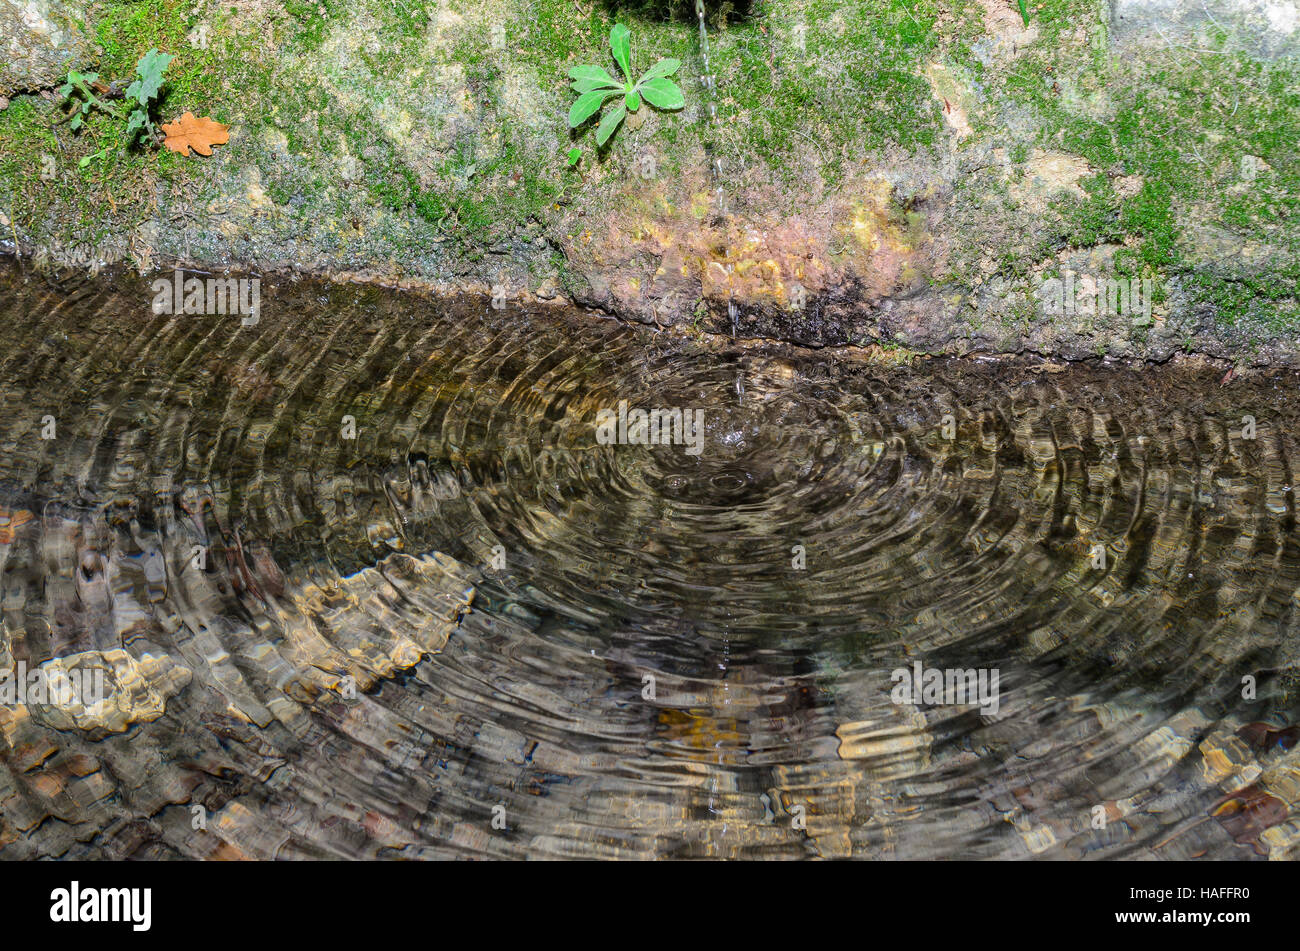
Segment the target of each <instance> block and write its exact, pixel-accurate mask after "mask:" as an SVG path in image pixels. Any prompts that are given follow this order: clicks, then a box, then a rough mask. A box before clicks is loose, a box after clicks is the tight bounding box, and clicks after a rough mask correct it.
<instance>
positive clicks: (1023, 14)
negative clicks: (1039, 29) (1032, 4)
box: [1016, 0, 1029, 26]
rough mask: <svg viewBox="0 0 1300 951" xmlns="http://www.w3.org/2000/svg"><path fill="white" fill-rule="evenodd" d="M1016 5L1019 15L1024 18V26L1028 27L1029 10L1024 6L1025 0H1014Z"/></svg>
mask: <svg viewBox="0 0 1300 951" xmlns="http://www.w3.org/2000/svg"><path fill="white" fill-rule="evenodd" d="M1016 5H1017V6H1019V7H1020V15H1021V17H1023V18H1024V21H1025V26H1029V8H1028V7H1027V6H1025V0H1016Z"/></svg>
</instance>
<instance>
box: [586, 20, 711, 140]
mask: <svg viewBox="0 0 1300 951" xmlns="http://www.w3.org/2000/svg"><path fill="white" fill-rule="evenodd" d="M609 48H610V52H612V53H613V54H614V61H615V62H616V63H618V66H619V69H621V70H622V71H623V76H624V77H625V78H626V82H620V81H619V80H617V79H615V78H614V77H613V76H611V75H610V74H609V73H608V72H606V70H605V68H604V67H603V66H575V67H573V69H571V70H569V78H570V79H572V80H573V83H572V88H573V90H574V92H576V93H578V101H577V102H575V103H574V104H573V107H572V108H571V109H570V110H569V128H571V129H576V128H577V127H578V126H580V125H582V124H583V123H584V122H586V121H587V120H588V119H590V118H591V117H592V116H594V115H595V114H596V113H598V112H600V110H601V109H602V108H603V107H604V105H605V102H606V100H608V99H610V98H611V97H615V96H620V97H622V99H621V101H620V102H619V103H618V104H617V105H616V106H615V107H614V108H613V109H611V110H609V111H608V112H606V113H605V114H604V115H603V116H601V118H600V125H598V126H597V127H596V145H597V147H600V146H603V145H604V144H605V143H606V142H608V141H609V139H610V137H611V136H612V135H613V134H614V132H615V130H617V129H618V127H619V125H620V124H621V123H622V122H623V120H624V119H625V118H626V117H627V114H628V113H629V112H636V111H637V110H638V109H640V108H641V101H642V100H645V101H646V102H648V103H649V104H650V105H652V106H654V107H655V108H656V109H680V108H682V107H683V106H684V105H686V97H684V96H683V95H682V91H681V90H680V89H678V88H677V84H676V83H675V82H673V81H672V80H671V79H669V78H668V77H669V76H671V75H672V74H673V73H675V72H677V70H678V69H679V68H680V67H681V65H682V63H681V60H676V59H661V60H660V61H659V62H657V63H655V64H654V65H653V66H651V67H650V69H649V70H647V71H646V73H645V75H643V76H642V77H641V78H640V79H638V80H636V81H635V82H633V81H632V33H631V31H630V30H628V28H627V27H625V26H624V25H623V24H622V23H615V24H614V28H613V29H612V30H610V31H609Z"/></svg>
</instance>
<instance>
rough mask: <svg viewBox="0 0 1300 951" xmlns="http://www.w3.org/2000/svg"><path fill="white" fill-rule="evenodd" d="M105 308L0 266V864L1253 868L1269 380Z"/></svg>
mask: <svg viewBox="0 0 1300 951" xmlns="http://www.w3.org/2000/svg"><path fill="white" fill-rule="evenodd" d="M152 299H153V295H152V293H151V292H150V289H149V283H148V281H146V280H139V279H135V278H128V277H119V278H116V279H114V280H112V281H101V282H97V283H81V282H74V283H71V284H63V285H55V284H51V283H47V282H46V281H44V280H41V279H37V278H35V277H32V276H29V275H25V274H22V273H20V272H18V271H16V270H9V271H6V272H2V276H0V311H2V312H3V313H4V314H5V316H6V317H7V330H6V333H5V335H4V342H3V343H2V344H0V398H2V399H3V401H4V405H3V415H2V416H0V443H2V449H3V451H2V452H0V562H2V563H3V575H2V581H3V591H2V592H0V595H2V599H3V600H2V602H0V610H2V618H3V639H2V641H0V648H2V649H3V650H2V652H0V670H7V669H10V668H13V667H15V666H16V665H18V664H19V663H21V664H23V665H25V667H26V668H27V669H29V670H30V669H36V668H41V669H45V670H50V669H52V667H51V665H53V666H55V667H59V665H63V667H66V666H68V665H73V664H83V665H86V664H89V665H92V666H95V665H98V666H99V667H101V668H103V669H105V670H107V671H109V672H110V673H111V677H110V678H109V679H110V684H111V690H112V697H111V703H109V704H108V707H109V708H111V709H109V710H108V711H107V712H106V710H104V709H100V708H96V709H94V710H90V709H87V710H76V711H72V712H68V711H66V710H62V709H59V708H58V707H57V705H54V704H52V703H42V702H40V701H30V702H28V703H17V702H15V703H9V704H3V705H0V750H2V751H3V752H2V753H0V765H2V766H3V769H0V786H2V787H3V788H2V789H0V850H2V851H0V854H3V855H4V856H5V857H9V858H26V857H69V858H74V857H77V858H86V857H111V858H120V857H142V858H171V857H198V858H239V857H252V858H273V857H278V858H295V857H297V858H301V857H320V858H324V857H390V858H436V857H456V856H500V857H562V856H596V857H644V858H651V857H673V858H679V857H704V856H710V857H772V858H800V857H817V856H821V857H849V856H852V857H861V858H948V857H972V858H1006V857H1033V856H1042V857H1047V858H1064V857H1084V856H1086V857H1089V858H1096V857H1143V856H1155V857H1170V858H1178V857H1193V856H1198V857H1199V856H1205V857H1212V858H1251V859H1258V858H1263V857H1270V858H1293V857H1296V855H1297V854H1300V750H1297V749H1296V748H1295V747H1296V739H1297V738H1300V729H1297V727H1296V726H1295V724H1296V722H1297V716H1298V714H1300V709H1298V708H1300V697H1298V696H1297V669H1298V667H1300V603H1298V597H1300V533H1298V532H1297V528H1296V522H1295V494H1294V489H1293V485H1294V480H1293V465H1294V463H1293V460H1294V459H1295V458H1296V453H1297V432H1300V430H1297V426H1296V423H1297V418H1298V417H1300V411H1297V407H1296V400H1295V398H1294V393H1295V385H1296V382H1297V380H1296V378H1295V377H1294V376H1284V375H1276V376H1263V377H1258V378H1250V379H1249V380H1248V381H1246V382H1243V381H1242V380H1236V381H1233V382H1230V383H1228V384H1224V385H1221V384H1220V381H1219V375H1220V373H1221V371H1220V372H1219V373H1214V372H1210V371H1208V370H1188V369H1183V370H1176V369H1172V368H1145V369H1142V370H1140V371H1139V370H1127V369H1118V368H1106V367H1102V366H1087V367H1086V366H1077V367H1072V368H1070V369H1066V370H1060V368H1058V367H1052V366H1047V365H1039V364H1036V363H1030V362H1020V363H1011V364H1008V363H991V362H989V363H982V362H979V361H976V360H966V361H938V360H935V361H928V362H925V363H922V364H919V365H917V366H914V367H911V368H909V367H905V366H887V365H883V364H881V363H879V362H863V361H859V360H856V359H854V358H853V357H849V356H843V355H840V356H832V355H826V354H818V353H813V352H809V351H801V350H795V349H792V348H783V347H777V346H747V345H742V344H734V343H726V342H716V341H705V340H700V341H695V340H690V339H683V338H682V337H673V336H670V335H669V334H654V333H650V332H646V331H643V330H639V329H629V328H626V327H622V326H620V325H618V324H616V323H615V322H612V321H608V320H599V319H596V318H595V317H593V316H590V315H584V314H578V313H568V312H565V311H562V310H558V309H554V308H545V309H534V310H528V309H518V308H507V309H505V310H500V311H498V310H495V309H493V308H492V307H491V306H490V302H488V301H486V300H476V299H465V300H461V301H458V302H456V303H454V304H448V303H446V302H443V301H437V300H433V299H429V298H425V297H422V296H420V295H417V294H412V293H409V292H408V293H404V294H399V293H396V292H392V291H387V290H383V289H379V288H373V287H360V286H356V285H328V284H317V283H312V282H305V281H304V282H297V283H291V282H283V283H272V282H266V283H265V284H264V285H263V289H262V313H261V318H260V320H259V321H258V322H257V324H256V325H255V326H251V327H247V326H242V325H241V321H240V318H239V317H238V316H203V315H190V316H174V317H173V316H167V315H154V314H153V313H152V312H151V310H150V302H151V301H152ZM1058 371H1059V372H1058ZM621 401H626V407H628V408H632V409H636V408H641V409H646V410H649V409H665V410H670V409H682V410H690V409H700V410H703V414H704V428H703V440H702V444H701V451H700V452H699V453H698V454H693V453H691V452H688V451H687V449H688V448H689V447H688V446H685V445H654V446H642V445H629V444H602V443H601V442H600V441H598V440H597V438H596V426H597V421H598V418H599V416H598V414H599V413H600V411H601V410H614V411H617V409H618V407H619V404H620V402H621ZM916 663H920V664H921V665H922V666H923V667H924V668H927V669H940V670H945V669H972V670H985V671H997V673H998V675H999V694H998V698H997V704H996V709H992V708H990V707H989V706H988V705H985V706H984V707H981V706H980V705H979V704H972V703H944V702H929V701H926V700H924V698H918V700H917V702H900V703H896V702H894V697H893V696H891V693H892V691H893V688H894V686H895V680H894V679H893V678H892V676H891V674H892V673H893V672H894V671H895V670H897V669H899V668H907V669H910V668H911V667H912V665H914V664H916ZM63 667H59V669H63ZM74 714H75V715H74Z"/></svg>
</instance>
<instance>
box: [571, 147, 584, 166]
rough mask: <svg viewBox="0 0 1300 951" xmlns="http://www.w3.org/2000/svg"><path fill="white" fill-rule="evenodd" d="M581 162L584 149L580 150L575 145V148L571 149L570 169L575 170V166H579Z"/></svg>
mask: <svg viewBox="0 0 1300 951" xmlns="http://www.w3.org/2000/svg"><path fill="white" fill-rule="evenodd" d="M581 161H582V149H580V148H578V147H577V146H576V145H575V146H574V147H573V148H571V149H569V158H568V163H569V168H573V166H575V165H577V164H578V163H579V162H581Z"/></svg>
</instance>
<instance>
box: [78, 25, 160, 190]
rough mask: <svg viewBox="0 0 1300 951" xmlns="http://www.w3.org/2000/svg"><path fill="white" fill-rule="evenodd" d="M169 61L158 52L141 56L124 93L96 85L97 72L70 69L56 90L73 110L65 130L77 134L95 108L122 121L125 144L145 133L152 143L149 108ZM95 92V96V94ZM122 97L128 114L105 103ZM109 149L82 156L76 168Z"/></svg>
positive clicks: (155, 131)
mask: <svg viewBox="0 0 1300 951" xmlns="http://www.w3.org/2000/svg"><path fill="white" fill-rule="evenodd" d="M171 61H172V56H171V54H170V53H159V52H158V51H157V50H150V51H149V52H147V53H145V54H144V55H143V56H141V57H140V62H138V63H137V64H136V67H135V72H136V79H135V81H134V82H132V83H131V85H129V86H127V87H126V92H125V93H122V92H121V91H120V87H117V86H104V85H103V84H102V83H100V82H99V74H98V73H79V72H77V71H76V70H70V71H69V72H68V78H67V79H66V80H65V81H64V83H63V85H62V86H60V87H59V93H60V94H61V95H62V96H63V101H64V102H69V101H70V102H72V104H73V105H74V107H76V108H75V111H74V112H73V113H72V121H71V122H69V123H68V128H70V129H71V130H72V131H73V132H76V131H78V130H79V129H80V128H81V127H82V126H83V125H85V121H86V117H87V116H88V115H89V114H90V111H91V110H92V109H95V110H98V111H99V112H102V113H104V114H105V115H108V116H112V117H113V118H114V119H117V120H119V121H122V120H125V121H126V127H125V128H124V129H123V130H122V136H123V138H124V140H125V143H126V145H128V146H129V145H131V144H132V143H134V142H135V140H136V138H137V137H138V136H139V135H140V133H141V132H147V133H148V138H149V140H150V141H153V142H155V143H156V142H157V140H158V128H157V127H156V126H155V125H154V122H153V117H152V116H151V115H150V109H151V108H152V107H153V103H154V100H155V99H157V98H158V91H159V90H160V89H161V88H162V84H163V73H165V72H166V71H167V66H168V65H169V64H170V63H171ZM97 89H98V90H99V95H96V94H95V93H96V90H97ZM124 95H125V98H126V99H127V101H128V102H130V103H131V104H132V109H131V112H130V114H129V115H123V114H122V110H121V109H119V108H118V107H117V106H114V105H113V104H112V103H111V102H110V101H109V100H111V99H116V98H121V97H122V96H124ZM110 149H111V146H109V147H107V148H103V149H101V150H100V151H98V152H96V153H95V154H94V155H88V156H86V157H85V158H83V159H82V160H81V162H80V163H79V164H80V166H81V167H82V168H85V167H86V166H87V165H89V164H90V162H91V161H93V160H94V159H96V158H100V157H102V156H104V155H106V154H107V153H108V152H109V150H110Z"/></svg>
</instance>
